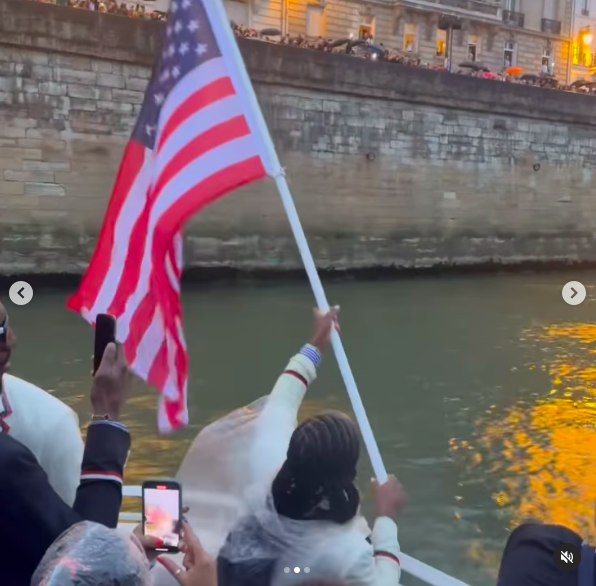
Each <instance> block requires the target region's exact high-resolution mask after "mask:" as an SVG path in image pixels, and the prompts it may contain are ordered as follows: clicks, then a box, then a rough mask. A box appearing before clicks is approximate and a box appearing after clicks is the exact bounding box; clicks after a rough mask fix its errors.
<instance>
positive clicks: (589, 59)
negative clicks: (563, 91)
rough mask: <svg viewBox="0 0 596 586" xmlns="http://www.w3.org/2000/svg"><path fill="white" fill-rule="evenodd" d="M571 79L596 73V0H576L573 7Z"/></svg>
mask: <svg viewBox="0 0 596 586" xmlns="http://www.w3.org/2000/svg"><path fill="white" fill-rule="evenodd" d="M571 28H572V31H573V33H572V39H571V40H572V51H571V60H570V64H569V77H570V79H571V81H575V80H578V79H592V77H593V75H594V74H595V73H596V0H575V1H574V2H573V7H572V17H571Z"/></svg>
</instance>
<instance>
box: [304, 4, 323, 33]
mask: <svg viewBox="0 0 596 586" xmlns="http://www.w3.org/2000/svg"><path fill="white" fill-rule="evenodd" d="M324 34H325V25H324V22H323V7H322V6H313V5H309V6H307V7H306V36H307V37H322V36H323V35H324Z"/></svg>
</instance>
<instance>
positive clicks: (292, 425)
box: [249, 354, 317, 481]
mask: <svg viewBox="0 0 596 586" xmlns="http://www.w3.org/2000/svg"><path fill="white" fill-rule="evenodd" d="M316 377H317V368H316V366H315V365H314V364H313V362H312V361H311V360H309V359H308V358H306V357H305V356H303V355H301V354H297V355H296V356H294V357H293V358H292V359H291V360H290V362H289V363H288V365H287V366H286V368H285V369H284V371H283V372H282V374H281V375H280V376H279V378H278V379H277V382H276V383H275V386H274V387H273V390H272V391H271V393H270V394H269V396H268V398H267V403H266V404H265V407H264V408H263V412H262V413H261V414H260V415H259V423H258V428H257V430H256V436H255V439H254V442H253V445H252V446H251V453H250V455H249V458H250V468H251V476H252V478H254V479H258V480H259V481H260V480H262V479H269V478H272V477H273V476H274V475H275V474H276V472H277V470H278V469H279V467H280V466H281V465H282V464H283V462H284V460H285V459H286V451H287V449H288V444H289V442H290V438H291V437H292V433H293V432H294V429H296V423H297V418H298V410H299V409H300V405H301V404H302V399H303V398H304V395H305V394H306V389H307V387H308V385H310V384H311V383H312V382H313V381H314V380H315V378H316Z"/></svg>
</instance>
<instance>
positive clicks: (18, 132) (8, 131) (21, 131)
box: [0, 126, 27, 138]
mask: <svg viewBox="0 0 596 586" xmlns="http://www.w3.org/2000/svg"><path fill="white" fill-rule="evenodd" d="M26 132H27V130H26V129H25V128H14V127H10V126H9V127H8V128H0V136H1V137H3V138H25V135H26Z"/></svg>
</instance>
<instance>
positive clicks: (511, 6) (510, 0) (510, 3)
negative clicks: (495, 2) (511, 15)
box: [505, 0, 517, 12]
mask: <svg viewBox="0 0 596 586" xmlns="http://www.w3.org/2000/svg"><path fill="white" fill-rule="evenodd" d="M516 9H517V0H505V10H510V11H511V12H516Z"/></svg>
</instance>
